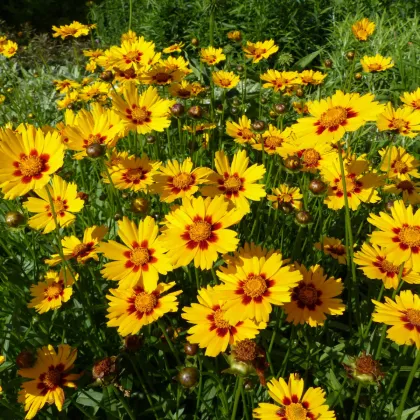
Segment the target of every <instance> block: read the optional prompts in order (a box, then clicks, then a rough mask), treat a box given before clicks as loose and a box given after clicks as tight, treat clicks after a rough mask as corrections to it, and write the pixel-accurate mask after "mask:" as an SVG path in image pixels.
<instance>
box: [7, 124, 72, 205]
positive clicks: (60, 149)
mask: <svg viewBox="0 0 420 420" xmlns="http://www.w3.org/2000/svg"><path fill="white" fill-rule="evenodd" d="M2 137H3V141H1V142H0V188H1V189H2V191H3V193H4V198H5V199H7V200H10V199H13V198H16V197H19V196H22V195H25V194H26V193H27V192H29V191H31V190H35V189H40V188H43V187H44V186H45V185H46V184H47V183H48V181H49V179H50V176H51V175H52V174H53V173H54V172H55V171H57V170H58V169H59V168H60V167H61V166H62V165H63V160H64V145H63V143H62V142H61V139H60V136H59V134H58V133H57V132H54V133H48V134H44V133H43V131H42V130H41V129H39V128H38V129H36V128H35V127H34V126H32V125H27V126H26V127H22V129H21V131H20V133H17V132H14V131H12V130H9V129H5V130H4V132H3V135H2Z"/></svg>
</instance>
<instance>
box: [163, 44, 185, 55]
mask: <svg viewBox="0 0 420 420" xmlns="http://www.w3.org/2000/svg"><path fill="white" fill-rule="evenodd" d="M184 45H185V43H183V42H178V43H177V44H172V45H170V46H169V47H167V48H164V49H163V52H164V53H165V54H171V53H173V52H181V51H182V47H183V46H184Z"/></svg>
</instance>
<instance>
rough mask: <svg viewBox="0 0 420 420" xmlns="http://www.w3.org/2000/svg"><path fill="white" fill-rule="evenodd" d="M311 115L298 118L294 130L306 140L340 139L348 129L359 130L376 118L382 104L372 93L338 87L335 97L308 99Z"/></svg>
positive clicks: (330, 140) (349, 130)
mask: <svg viewBox="0 0 420 420" xmlns="http://www.w3.org/2000/svg"><path fill="white" fill-rule="evenodd" d="M307 105H308V111H309V113H310V116H309V117H304V118H300V119H298V121H297V123H296V124H294V125H293V126H292V130H293V132H294V133H295V134H296V136H297V137H298V138H299V139H301V140H303V141H312V142H314V141H315V142H319V141H325V142H329V143H332V142H337V141H339V140H341V138H342V137H343V136H344V134H345V133H346V132H351V131H356V130H357V129H359V128H360V127H361V126H363V125H364V124H365V123H366V122H367V121H374V120H376V117H377V116H378V114H380V113H381V112H382V111H383V105H381V104H379V103H378V102H375V101H374V96H373V95H372V94H371V93H368V94H366V95H363V96H360V94H359V93H344V92H342V91H341V90H338V91H337V92H336V93H335V94H334V95H333V96H332V97H329V98H326V99H321V100H320V101H311V102H308V104H307Z"/></svg>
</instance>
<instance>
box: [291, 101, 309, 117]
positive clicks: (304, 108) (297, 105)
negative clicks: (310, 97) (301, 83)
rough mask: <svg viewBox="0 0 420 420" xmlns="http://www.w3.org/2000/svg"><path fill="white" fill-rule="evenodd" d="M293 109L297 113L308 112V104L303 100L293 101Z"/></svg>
mask: <svg viewBox="0 0 420 420" xmlns="http://www.w3.org/2000/svg"><path fill="white" fill-rule="evenodd" d="M292 106H293V109H294V110H295V111H296V112H297V113H298V114H299V115H302V114H309V109H308V104H307V103H303V102H293V103H292Z"/></svg>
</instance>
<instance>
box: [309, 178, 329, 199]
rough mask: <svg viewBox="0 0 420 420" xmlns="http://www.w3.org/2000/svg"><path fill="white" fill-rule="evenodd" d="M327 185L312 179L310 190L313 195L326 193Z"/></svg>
mask: <svg viewBox="0 0 420 420" xmlns="http://www.w3.org/2000/svg"><path fill="white" fill-rule="evenodd" d="M325 188H326V185H325V183H324V182H322V181H321V180H320V179H312V180H311V182H310V183H309V190H310V191H311V193H313V194H316V195H317V194H322V193H323V192H324V191H325Z"/></svg>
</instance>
